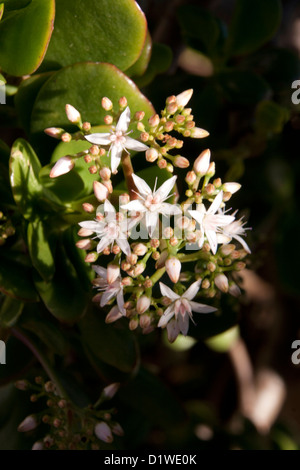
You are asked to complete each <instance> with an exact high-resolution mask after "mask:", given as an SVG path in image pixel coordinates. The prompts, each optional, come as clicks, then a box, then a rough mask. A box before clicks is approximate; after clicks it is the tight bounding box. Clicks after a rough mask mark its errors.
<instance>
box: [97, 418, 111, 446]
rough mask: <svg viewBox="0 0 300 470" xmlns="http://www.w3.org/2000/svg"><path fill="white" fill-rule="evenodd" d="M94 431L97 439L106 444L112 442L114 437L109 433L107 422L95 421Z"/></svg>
mask: <svg viewBox="0 0 300 470" xmlns="http://www.w3.org/2000/svg"><path fill="white" fill-rule="evenodd" d="M94 431H95V434H96V436H97V437H98V439H100V440H101V441H104V442H106V443H108V444H110V443H111V442H113V440H114V438H113V435H112V433H111V429H110V427H109V426H108V424H107V423H105V421H100V423H97V424H96V426H95V430H94Z"/></svg>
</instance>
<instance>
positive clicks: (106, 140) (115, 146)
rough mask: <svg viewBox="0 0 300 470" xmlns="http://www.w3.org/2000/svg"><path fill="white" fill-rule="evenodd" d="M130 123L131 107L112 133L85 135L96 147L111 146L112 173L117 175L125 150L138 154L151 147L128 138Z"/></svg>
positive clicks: (123, 113)
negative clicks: (134, 151)
mask: <svg viewBox="0 0 300 470" xmlns="http://www.w3.org/2000/svg"><path fill="white" fill-rule="evenodd" d="M129 123H130V109H129V106H127V108H126V109H125V110H124V111H123V112H122V114H121V115H120V117H119V120H118V122H117V125H116V126H115V127H112V130H111V132H104V133H95V134H90V135H85V136H84V137H85V139H86V140H88V141H89V142H91V144H96V145H109V146H110V147H109V155H110V165H111V171H112V172H113V173H116V171H117V169H118V166H119V164H120V161H121V156H122V152H123V150H125V152H127V153H129V152H128V150H127V149H129V150H136V151H137V152H144V151H145V150H147V149H148V148H149V147H148V146H147V145H145V144H143V143H142V142H139V141H138V140H135V139H132V138H131V137H128V134H129V132H127V131H128V126H129Z"/></svg>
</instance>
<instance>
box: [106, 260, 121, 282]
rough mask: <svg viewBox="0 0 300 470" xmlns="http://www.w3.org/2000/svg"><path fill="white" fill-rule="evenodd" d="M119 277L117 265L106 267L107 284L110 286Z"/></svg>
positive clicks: (111, 264)
mask: <svg viewBox="0 0 300 470" xmlns="http://www.w3.org/2000/svg"><path fill="white" fill-rule="evenodd" d="M119 275H120V267H119V266H118V265H117V264H113V263H110V264H109V265H108V266H107V282H108V283H109V284H112V283H113V282H115V280H116V279H117V278H118V277H119Z"/></svg>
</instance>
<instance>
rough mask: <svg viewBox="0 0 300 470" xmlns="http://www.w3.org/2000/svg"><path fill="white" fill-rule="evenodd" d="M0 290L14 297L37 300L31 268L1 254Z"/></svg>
mask: <svg viewBox="0 0 300 470" xmlns="http://www.w3.org/2000/svg"><path fill="white" fill-rule="evenodd" d="M0 291H1V292H4V294H7V295H9V296H10V297H14V298H16V299H20V300H25V301H31V302H36V301H38V295H37V292H36V290H35V288H34V285H33V282H32V273H31V269H29V268H27V267H25V266H23V265H21V264H19V263H17V262H16V261H12V260H8V259H5V258H4V257H3V256H1V257H0Z"/></svg>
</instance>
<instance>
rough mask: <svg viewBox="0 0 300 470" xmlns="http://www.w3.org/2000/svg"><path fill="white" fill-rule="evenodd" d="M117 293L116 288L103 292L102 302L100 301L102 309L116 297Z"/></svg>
mask: <svg viewBox="0 0 300 470" xmlns="http://www.w3.org/2000/svg"><path fill="white" fill-rule="evenodd" d="M117 293H118V289H114V288H112V289H111V288H108V289H107V290H106V291H105V292H103V294H102V297H101V300H100V307H104V305H106V304H107V302H109V301H110V299H112V298H113V297H115V296H116V294H117Z"/></svg>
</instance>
